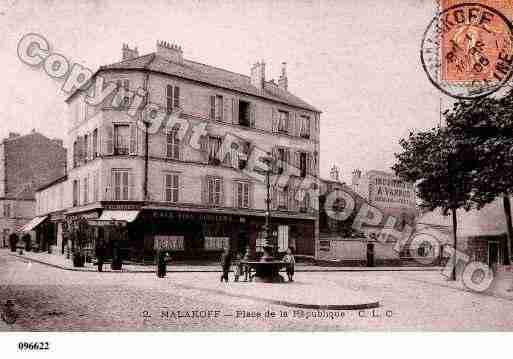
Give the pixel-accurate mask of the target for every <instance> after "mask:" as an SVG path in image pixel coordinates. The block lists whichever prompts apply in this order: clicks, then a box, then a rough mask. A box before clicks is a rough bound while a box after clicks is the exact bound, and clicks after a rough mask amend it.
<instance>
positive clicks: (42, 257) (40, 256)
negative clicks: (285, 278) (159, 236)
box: [0, 249, 441, 273]
mask: <svg viewBox="0 0 513 359" xmlns="http://www.w3.org/2000/svg"><path fill="white" fill-rule="evenodd" d="M0 251H4V252H6V253H8V254H9V255H11V256H15V257H18V258H20V259H24V260H31V261H33V262H36V263H40V264H44V265H48V266H51V267H54V268H59V269H64V270H71V271H77V272H96V271H97V270H98V269H97V266H95V265H93V264H92V263H85V267H82V268H77V267H73V263H72V261H71V259H66V257H65V256H62V255H56V254H48V253H46V252H42V253H34V252H27V251H24V252H23V255H19V254H18V253H17V252H16V253H14V252H10V251H9V250H8V249H0ZM155 270H156V268H155V265H142V264H141V265H139V264H123V267H122V269H121V270H120V271H119V270H111V269H110V263H106V264H104V266H103V271H104V272H106V273H108V272H113V273H149V272H155ZM440 270H441V268H440V267H410V266H408V267H371V268H369V267H335V266H326V267H323V266H316V265H311V264H302V263H296V272H352V271H356V272H361V271H376V272H383V271H440ZM167 271H168V272H171V273H173V272H191V273H195V272H198V273H203V272H221V268H220V266H219V265H217V264H210V265H199V264H182V263H175V264H173V263H172V262H171V263H169V264H168V266H167Z"/></svg>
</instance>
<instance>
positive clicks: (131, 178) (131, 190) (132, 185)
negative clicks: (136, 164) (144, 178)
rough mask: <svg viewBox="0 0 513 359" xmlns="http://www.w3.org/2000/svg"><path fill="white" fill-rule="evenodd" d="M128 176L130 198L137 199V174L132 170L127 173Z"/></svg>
mask: <svg viewBox="0 0 513 359" xmlns="http://www.w3.org/2000/svg"><path fill="white" fill-rule="evenodd" d="M127 176H128V199H129V200H135V199H136V198H135V183H134V182H135V175H134V173H132V172H128V173H127Z"/></svg>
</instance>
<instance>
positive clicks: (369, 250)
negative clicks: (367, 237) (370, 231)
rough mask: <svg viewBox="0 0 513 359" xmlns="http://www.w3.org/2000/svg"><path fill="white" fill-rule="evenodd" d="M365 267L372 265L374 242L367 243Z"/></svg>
mask: <svg viewBox="0 0 513 359" xmlns="http://www.w3.org/2000/svg"><path fill="white" fill-rule="evenodd" d="M367 267H374V243H367Z"/></svg>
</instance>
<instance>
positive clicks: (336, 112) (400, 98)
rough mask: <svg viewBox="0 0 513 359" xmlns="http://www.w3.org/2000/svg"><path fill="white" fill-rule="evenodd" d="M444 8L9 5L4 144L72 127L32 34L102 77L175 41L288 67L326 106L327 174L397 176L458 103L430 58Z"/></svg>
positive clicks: (299, 87) (199, 57)
mask: <svg viewBox="0 0 513 359" xmlns="http://www.w3.org/2000/svg"><path fill="white" fill-rule="evenodd" d="M434 13H435V2H434V0H386V1H378V0H358V1H349V0H347V1H342V0H340V1H270V0H269V1H259V0H257V1H249V0H248V1H215V0H204V1H194V0H187V1H185V0H184V1H164V0H152V1H135V0H110V1H107V0H106V1H102V0H96V1H95V0H90V1H88V0H78V1H73V2H72V1H69V2H68V1H43V0H31V1H30V0H25V1H15V0H0V32H1V38H0V68H1V69H2V82H3V83H2V86H0V111H1V121H2V123H1V126H0V138H3V137H6V136H7V135H8V133H9V132H11V131H12V132H19V133H22V134H25V133H28V132H30V131H31V130H32V129H36V130H37V131H39V132H41V133H43V134H45V135H47V136H49V137H52V138H53V137H59V138H64V137H65V136H66V132H67V120H66V116H67V112H66V104H65V103H64V99H65V94H63V93H62V92H60V86H62V83H61V82H60V81H58V80H55V79H53V78H50V77H49V76H48V75H46V73H45V72H44V70H42V69H41V68H31V67H29V66H27V65H26V64H24V63H22V62H21V61H20V59H19V58H18V57H17V51H16V49H17V45H18V42H19V40H20V39H21V38H22V37H23V35H25V34H27V33H31V32H34V33H38V34H41V35H43V36H44V37H45V38H46V39H47V40H48V42H49V43H50V47H51V50H52V51H53V52H58V53H60V54H63V55H64V56H65V57H66V58H68V59H69V60H70V62H76V63H80V64H82V65H84V66H86V67H88V68H90V69H92V70H96V69H97V68H98V67H99V66H100V65H102V64H108V63H113V62H117V61H119V60H120V58H121V46H122V43H128V44H129V45H130V46H132V47H133V46H137V47H138V49H139V53H140V54H146V53H150V52H154V51H155V47H156V42H157V40H165V41H168V42H172V43H177V44H179V45H181V46H182V49H183V51H184V57H185V58H187V59H190V60H194V61H199V62H202V63H206V64H209V65H213V66H217V67H221V68H224V69H227V70H231V71H235V72H238V73H242V74H246V75H249V72H250V67H251V65H252V64H253V63H255V62H256V61H260V60H264V61H265V62H266V64H267V65H266V66H267V67H266V79H271V78H274V79H277V78H278V76H279V73H280V67H281V63H282V62H283V61H285V62H287V73H288V78H289V90H290V91H291V92H292V93H294V94H295V95H297V96H299V97H301V98H302V99H304V100H305V101H307V102H308V103H310V104H312V105H313V106H315V107H316V108H318V109H320V110H322V114H321V120H320V125H321V126H320V127H321V139H320V141H321V144H320V148H321V152H320V164H321V166H320V168H321V176H322V177H328V176H329V170H330V168H331V167H332V166H333V165H337V166H338V167H339V168H340V173H341V177H342V180H345V181H350V178H351V172H352V171H353V169H355V168H359V169H362V170H363V171H366V170H385V171H390V166H392V165H393V164H394V152H397V151H399V150H400V146H399V144H398V142H399V139H400V138H402V137H405V136H407V135H408V133H409V132H410V131H413V130H421V129H427V128H431V127H433V126H436V125H437V124H438V123H439V107H440V101H441V100H442V104H445V103H446V101H449V99H448V98H447V97H446V96H445V95H442V94H441V93H440V92H439V91H438V90H437V89H436V88H435V87H433V85H431V84H430V83H429V81H428V79H427V77H426V74H425V73H424V71H423V69H422V66H421V63H420V58H419V53H420V44H421V40H422V35H423V33H424V31H425V29H426V27H427V26H428V24H429V22H430V20H431V19H432V17H433V16H434ZM443 106H444V105H442V107H443Z"/></svg>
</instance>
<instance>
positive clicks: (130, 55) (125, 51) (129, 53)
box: [121, 44, 139, 61]
mask: <svg viewBox="0 0 513 359" xmlns="http://www.w3.org/2000/svg"><path fill="white" fill-rule="evenodd" d="M136 57H139V51H137V47H134V48H133V49H131V48H130V47H128V44H123V47H122V48H121V61H125V60H131V59H135V58H136Z"/></svg>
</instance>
